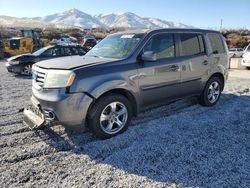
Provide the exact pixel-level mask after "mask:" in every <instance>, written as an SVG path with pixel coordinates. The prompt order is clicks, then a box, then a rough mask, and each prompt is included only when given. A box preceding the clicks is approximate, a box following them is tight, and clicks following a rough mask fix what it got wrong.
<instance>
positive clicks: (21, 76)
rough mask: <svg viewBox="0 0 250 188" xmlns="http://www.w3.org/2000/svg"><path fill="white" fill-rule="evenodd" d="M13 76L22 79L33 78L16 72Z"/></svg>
mask: <svg viewBox="0 0 250 188" xmlns="http://www.w3.org/2000/svg"><path fill="white" fill-rule="evenodd" d="M13 77H15V78H18V79H22V80H32V76H25V75H20V74H14V75H13Z"/></svg>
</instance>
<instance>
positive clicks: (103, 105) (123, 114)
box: [88, 94, 132, 139]
mask: <svg viewBox="0 0 250 188" xmlns="http://www.w3.org/2000/svg"><path fill="white" fill-rule="evenodd" d="M131 118H132V107H131V103H130V102H129V100H128V99H127V98H126V97H124V96H123V95H120V94H108V95H104V96H103V97H101V98H100V99H98V100H97V102H96V103H95V104H94V105H93V107H92V108H91V109H90V111H89V113H88V126H89V128H90V130H91V131H92V133H93V134H94V135H95V136H96V137H98V138H100V139H108V138H111V137H114V136H116V135H118V134H121V133H123V132H124V131H125V130H127V128H128V126H129V125H130V122H131Z"/></svg>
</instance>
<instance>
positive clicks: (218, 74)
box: [209, 72, 225, 90]
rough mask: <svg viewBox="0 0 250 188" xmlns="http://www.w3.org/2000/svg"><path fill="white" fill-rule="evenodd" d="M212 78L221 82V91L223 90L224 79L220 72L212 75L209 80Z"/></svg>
mask: <svg viewBox="0 0 250 188" xmlns="http://www.w3.org/2000/svg"><path fill="white" fill-rule="evenodd" d="M212 77H218V78H219V79H220V80H221V81H222V90H223V89H224V86H225V78H224V75H223V74H222V73H220V72H215V73H213V74H212V75H211V76H210V78H209V80H210V79H211V78H212Z"/></svg>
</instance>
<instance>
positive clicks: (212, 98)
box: [199, 76, 223, 107]
mask: <svg viewBox="0 0 250 188" xmlns="http://www.w3.org/2000/svg"><path fill="white" fill-rule="evenodd" d="M222 89H223V82H222V80H221V79H220V78H218V77H216V76H214V77H212V78H210V79H209V80H208V81H207V84H206V86H205V89H204V90H203V92H202V94H201V95H200V97H199V103H200V104H201V105H202V106H208V107H210V106H214V105H215V104H216V103H217V102H218V101H219V99H220V95H221V91H222Z"/></svg>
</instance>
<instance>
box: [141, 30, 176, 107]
mask: <svg viewBox="0 0 250 188" xmlns="http://www.w3.org/2000/svg"><path fill="white" fill-rule="evenodd" d="M175 46H176V45H175V37H174V35H173V34H169V33H161V34H156V35H154V36H152V37H151V38H150V39H149V41H148V42H147V43H146V45H145V46H144V48H143V52H142V53H147V52H150V53H152V52H153V53H154V54H156V57H157V60H156V61H143V62H142V63H141V66H140V67H139V69H138V72H139V87H140V97H141V99H142V105H143V106H148V105H152V104H155V103H159V102H163V101H165V100H168V99H173V98H176V97H178V93H179V86H180V64H179V62H178V61H177V60H176V58H175V56H176V48H175Z"/></svg>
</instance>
